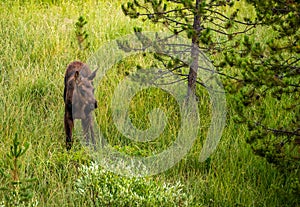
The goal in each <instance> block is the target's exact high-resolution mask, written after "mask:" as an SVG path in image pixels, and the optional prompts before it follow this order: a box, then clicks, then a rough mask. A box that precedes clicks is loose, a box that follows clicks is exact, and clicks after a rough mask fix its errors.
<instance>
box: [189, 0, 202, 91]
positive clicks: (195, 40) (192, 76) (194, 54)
mask: <svg viewBox="0 0 300 207" xmlns="http://www.w3.org/2000/svg"><path fill="white" fill-rule="evenodd" d="M200 2H201V0H196V5H195V13H194V23H193V30H194V33H193V36H192V45H191V58H192V63H191V66H190V71H189V76H188V96H190V95H191V94H195V92H196V83H197V72H198V66H199V65H198V61H199V52H200V51H199V37H200V33H201V26H200V12H199V7H200Z"/></svg>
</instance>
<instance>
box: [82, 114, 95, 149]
mask: <svg viewBox="0 0 300 207" xmlns="http://www.w3.org/2000/svg"><path fill="white" fill-rule="evenodd" d="M81 125H82V129H83V134H84V137H85V140H86V145H89V139H90V137H91V140H92V144H93V146H94V147H95V145H96V142H95V135H94V129H93V117H92V115H91V114H89V115H88V116H87V117H86V119H82V120H81Z"/></svg>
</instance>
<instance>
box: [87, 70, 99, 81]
mask: <svg viewBox="0 0 300 207" xmlns="http://www.w3.org/2000/svg"><path fill="white" fill-rule="evenodd" d="M97 71H98V69H96V70H94V72H93V73H92V74H91V75H90V76H89V78H88V79H89V80H93V79H94V78H95V77H96V73H97Z"/></svg>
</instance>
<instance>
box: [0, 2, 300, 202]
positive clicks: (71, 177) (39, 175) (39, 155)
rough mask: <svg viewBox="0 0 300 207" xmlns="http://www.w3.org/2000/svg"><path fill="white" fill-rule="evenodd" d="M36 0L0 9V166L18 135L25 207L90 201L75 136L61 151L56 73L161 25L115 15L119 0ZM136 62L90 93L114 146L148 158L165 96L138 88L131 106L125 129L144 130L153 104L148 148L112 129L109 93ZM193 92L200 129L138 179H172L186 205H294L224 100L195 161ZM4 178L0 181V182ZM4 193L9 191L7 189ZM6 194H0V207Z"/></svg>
mask: <svg viewBox="0 0 300 207" xmlns="http://www.w3.org/2000/svg"><path fill="white" fill-rule="evenodd" d="M42 2H43V3H38V2H37V1H33V0H32V1H24V2H23V1H1V3H0V45H1V49H0V83H1V90H0V114H1V118H0V167H1V169H3V172H4V173H6V174H10V173H11V171H10V170H9V169H10V164H9V163H10V161H11V160H10V159H9V157H8V156H7V153H8V152H9V151H10V146H11V145H12V142H13V138H14V137H15V136H17V137H18V139H19V141H20V142H21V145H22V144H23V145H24V144H25V143H26V142H28V143H29V144H30V146H29V149H28V150H27V152H26V153H25V154H24V155H23V156H21V157H20V166H19V168H18V169H19V170H18V175H19V177H20V178H33V177H34V178H36V180H35V181H33V182H32V186H31V191H32V192H33V198H32V199H33V202H32V203H31V204H30V205H33V204H34V203H35V204H37V206H78V205H80V204H82V205H87V204H84V201H85V200H88V199H89V198H88V195H87V197H80V196H78V194H76V192H75V190H74V183H75V182H76V180H77V179H78V178H79V177H80V173H78V169H79V168H80V167H81V166H82V165H89V164H90V162H91V160H92V158H91V156H90V155H89V153H87V152H86V151H85V150H84V147H83V146H82V144H81V143H80V141H79V139H78V137H77V139H76V136H75V146H74V147H73V148H72V150H71V151H70V152H67V151H66V150H65V136H64V129H63V114H64V102H63V97H62V94H63V78H64V72H65V68H66V66H67V64H68V63H69V62H71V61H73V60H79V59H80V60H82V61H86V60H87V58H88V57H89V56H91V55H92V54H93V53H94V52H96V51H97V49H98V48H99V47H101V45H103V44H105V43H107V42H108V41H111V40H113V39H116V38H118V37H122V36H123V35H126V34H132V32H133V29H132V28H133V26H142V27H143V28H144V30H145V31H160V30H162V28H160V27H159V26H158V25H157V26H156V25H148V24H146V23H145V22H141V21H137V20H131V19H129V18H126V17H125V16H124V15H123V13H122V11H121V8H120V6H121V3H124V2H126V1H123V0H122V1H121V0H117V1H112V2H111V1H107V0H101V1H89V0H88V1H85V3H82V2H81V1H57V2H56V1H46V0H44V1H42ZM48 2H56V3H48ZM79 16H84V17H85V18H86V20H87V21H88V24H87V25H86V26H85V28H84V29H85V30H86V31H87V32H88V33H89V37H88V41H89V42H90V43H91V46H90V47H89V48H88V49H87V50H85V51H84V52H80V51H79V50H78V45H77V40H76V37H75V27H74V25H75V23H76V22H77V19H78V18H79ZM143 61H144V62H143ZM148 61H151V60H148ZM136 62H140V63H142V64H146V65H147V64H148V62H147V60H144V59H142V57H141V56H136V57H133V58H129V59H128V60H127V61H125V62H121V63H119V64H117V65H116V66H115V67H113V68H112V69H111V70H109V72H108V73H107V74H106V76H105V77H104V80H103V81H102V83H101V84H100V85H99V86H97V89H96V96H97V99H98V101H99V109H97V111H96V120H97V122H98V125H99V126H100V128H101V131H102V132H103V134H104V136H105V137H106V138H107V140H108V141H109V143H110V144H111V145H112V146H114V148H115V149H119V150H120V151H123V152H125V153H127V154H132V155H142V156H147V155H149V154H151V153H157V152H160V151H161V150H163V149H166V148H167V147H168V146H169V145H170V143H172V140H174V138H173V136H172V135H173V134H174V133H176V131H177V130H178V128H179V124H178V119H179V116H180V115H178V107H177V106H176V104H175V101H174V100H173V99H172V97H171V96H170V95H168V94H166V93H165V92H163V91H160V90H155V89H153V90H144V91H143V93H140V94H138V95H137V96H136V97H135V98H134V99H133V100H132V103H131V117H132V120H133V123H134V124H135V125H137V126H138V127H139V128H141V129H145V128H147V127H149V120H148V119H147V118H145V116H144V114H147V113H149V112H150V111H151V110H152V109H153V108H156V107H159V108H161V109H163V110H164V111H165V112H166V114H167V117H168V120H169V122H168V124H167V129H166V130H165V131H164V133H163V134H162V135H161V136H160V137H159V139H158V140H155V141H154V142H151V143H136V142H133V141H128V140H127V139H126V138H125V137H124V136H122V134H121V133H120V132H118V130H117V129H116V127H115V126H114V124H113V120H112V115H111V109H110V108H109V107H110V102H111V99H112V96H113V91H114V89H115V87H116V86H117V84H118V83H119V82H120V81H121V80H122V79H124V77H125V76H126V73H130V72H132V71H134V70H135V63H136ZM199 91H200V92H199V93H201V96H200V98H201V100H202V101H201V102H199V109H200V120H201V124H202V126H203V127H202V128H201V129H200V131H199V133H198V134H199V135H198V136H199V137H198V139H197V141H196V143H195V144H194V145H193V148H192V150H191V151H190V152H189V153H188V155H186V156H185V158H184V159H182V160H181V161H180V162H179V163H178V164H176V165H175V166H174V167H173V168H171V169H169V170H168V171H166V172H164V173H161V174H159V175H156V176H152V177H149V178H147V179H148V180H150V181H151V182H154V183H156V182H157V183H161V182H162V183H165V184H170V185H173V184H175V183H177V182H180V183H181V184H182V186H183V192H184V193H185V194H186V195H187V196H188V197H189V199H188V206H296V205H300V203H299V200H298V201H297V200H295V199H292V198H291V196H290V193H291V186H290V183H291V180H290V179H289V178H283V176H282V175H281V174H280V173H279V172H278V171H277V170H276V168H274V167H273V166H272V165H270V164H268V163H267V162H266V161H265V160H264V159H262V158H260V157H257V156H254V155H253V154H252V152H251V149H250V147H249V146H248V145H247V144H246V143H245V139H244V137H246V136H247V131H246V128H244V127H243V126H237V125H235V124H234V123H233V122H232V120H231V118H230V115H231V112H230V103H231V102H230V101H229V106H228V107H229V110H228V117H227V124H226V128H225V131H224V133H223V136H222V139H221V141H220V144H219V145H218V148H217V150H216V151H215V152H214V154H213V155H212V156H211V157H210V159H209V160H208V161H207V162H204V163H200V162H199V161H198V158H199V154H200V151H201V147H202V145H201V143H202V142H203V140H204V138H205V135H206V133H207V129H208V124H209V122H210V118H209V117H207V113H209V112H210V108H209V102H208V101H206V100H208V99H209V96H208V94H207V93H206V92H205V91H203V90H201V89H199ZM166 99H167V100H169V101H168V102H166V101H165V100H166ZM78 131H79V129H78ZM7 180H8V178H7V177H5V176H3V175H1V174H0V185H1V184H2V183H3V185H4V184H5V183H7ZM0 187H3V186H0ZM8 187H9V189H10V190H11V191H13V189H14V188H13V187H11V188H10V186H8ZM8 192H9V191H0V206H1V205H2V204H3V203H1V199H3V201H4V199H5V197H4V196H5V194H8ZM14 196H16V195H14ZM28 205H29V204H28ZM24 206H26V205H24Z"/></svg>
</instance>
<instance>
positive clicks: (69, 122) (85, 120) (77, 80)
mask: <svg viewBox="0 0 300 207" xmlns="http://www.w3.org/2000/svg"><path fill="white" fill-rule="evenodd" d="M95 76H96V71H94V72H93V73H92V72H91V70H90V69H89V67H88V65H86V64H84V63H82V62H79V61H75V62H72V63H70V64H69V65H68V67H67V70H66V74H65V81H64V82H65V88H64V102H65V116H64V124H65V132H66V146H67V150H69V149H71V147H72V143H73V140H72V131H73V128H74V119H81V124H82V129H83V134H84V136H85V139H86V142H87V144H88V143H89V135H90V137H91V139H92V143H93V145H94V146H95V138H94V129H93V117H92V114H91V112H92V111H93V110H94V109H95V108H97V101H96V99H95V97H94V87H93V85H92V80H93V79H94V78H95Z"/></svg>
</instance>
